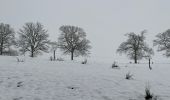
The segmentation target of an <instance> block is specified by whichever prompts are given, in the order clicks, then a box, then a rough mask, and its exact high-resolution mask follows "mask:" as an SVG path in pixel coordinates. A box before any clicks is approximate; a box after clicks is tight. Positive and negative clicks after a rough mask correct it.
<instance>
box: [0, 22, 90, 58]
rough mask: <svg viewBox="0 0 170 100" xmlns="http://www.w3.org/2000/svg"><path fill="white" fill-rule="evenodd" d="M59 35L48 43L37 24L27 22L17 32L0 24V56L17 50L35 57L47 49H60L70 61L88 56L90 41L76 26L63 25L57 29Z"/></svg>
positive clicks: (42, 27) (45, 33)
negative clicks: (68, 55) (16, 36)
mask: <svg viewBox="0 0 170 100" xmlns="http://www.w3.org/2000/svg"><path fill="white" fill-rule="evenodd" d="M59 30H60V31H61V34H60V36H59V38H58V39H56V41H54V42H52V41H50V40H49V39H48V38H49V35H48V31H47V30H46V29H45V28H44V26H43V25H42V24H41V23H39V22H36V23H33V22H28V23H25V24H24V25H23V27H22V28H20V29H19V31H18V32H17V35H18V36H19V37H18V38H15V31H14V29H13V28H11V26H10V25H9V24H4V23H0V55H4V54H5V53H6V52H10V50H11V49H14V48H16V49H18V50H19V52H20V53H21V54H25V53H27V52H28V53H29V54H30V57H35V56H37V55H39V54H41V53H42V52H48V51H49V48H50V47H51V50H52V51H53V52H54V59H55V51H56V49H57V48H60V49H61V50H62V51H63V53H64V54H70V55H71V60H73V58H74V56H80V55H82V56H85V55H88V54H89V53H90V52H89V49H90V48H91V46H90V41H89V40H88V39H86V33H85V31H84V30H83V29H82V28H80V27H77V26H70V25H65V26H61V27H60V28H59ZM11 53H12V52H11Z"/></svg>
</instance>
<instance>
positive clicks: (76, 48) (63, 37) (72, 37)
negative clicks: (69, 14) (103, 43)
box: [58, 25, 91, 60]
mask: <svg viewBox="0 0 170 100" xmlns="http://www.w3.org/2000/svg"><path fill="white" fill-rule="evenodd" d="M59 30H60V31H61V34H60V36H59V39H58V40H59V41H58V43H59V46H60V48H61V50H63V51H64V54H71V60H73V57H74V56H79V55H82V56H84V55H88V54H89V49H90V48H91V46H90V45H89V43H90V41H89V40H87V39H86V33H85V32H84V30H83V29H82V28H79V27H76V26H69V25H66V26H61V27H60V28H59Z"/></svg>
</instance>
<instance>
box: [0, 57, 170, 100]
mask: <svg viewBox="0 0 170 100" xmlns="http://www.w3.org/2000/svg"><path fill="white" fill-rule="evenodd" d="M111 64H112V63H100V62H98V63H94V62H90V61H89V62H88V64H86V65H83V64H81V62H79V61H73V62H71V61H60V62H59V61H49V60H48V59H43V58H26V59H25V62H17V59H16V58H15V57H4V56H0V100H144V95H145V87H146V85H147V84H149V85H150V89H151V92H152V93H154V95H156V96H158V100H170V77H169V76H170V64H153V65H152V67H153V70H149V68H148V65H147V64H137V65H135V64H119V65H120V69H112V68H111ZM128 72H131V73H132V74H133V79H132V80H126V79H125V75H126V73H128Z"/></svg>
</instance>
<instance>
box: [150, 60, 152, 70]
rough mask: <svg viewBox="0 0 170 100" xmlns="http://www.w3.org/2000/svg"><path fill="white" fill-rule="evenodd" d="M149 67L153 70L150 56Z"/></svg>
mask: <svg viewBox="0 0 170 100" xmlns="http://www.w3.org/2000/svg"><path fill="white" fill-rule="evenodd" d="M149 69H150V70H152V67H151V59H150V58H149Z"/></svg>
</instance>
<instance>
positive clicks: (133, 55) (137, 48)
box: [117, 29, 170, 63]
mask: <svg viewBox="0 0 170 100" xmlns="http://www.w3.org/2000/svg"><path fill="white" fill-rule="evenodd" d="M145 33H146V30H144V31H142V32H141V33H140V34H135V33H134V32H131V33H127V34H125V36H127V37H128V39H127V40H126V41H125V42H123V43H121V44H120V46H119V47H118V49H117V52H118V53H120V54H122V53H125V54H127V56H128V57H129V58H130V59H132V60H134V63H137V61H138V60H140V59H142V58H148V59H149V61H150V59H151V56H152V55H154V51H153V49H152V48H150V47H149V46H148V44H147V43H146V42H145V39H146V37H145V35H144V34H145ZM153 45H154V46H158V51H165V54H164V55H166V56H167V57H170V29H168V30H167V31H165V32H163V33H159V34H157V35H156V39H155V40H153Z"/></svg>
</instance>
